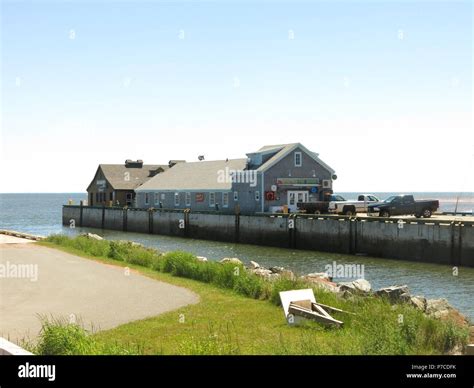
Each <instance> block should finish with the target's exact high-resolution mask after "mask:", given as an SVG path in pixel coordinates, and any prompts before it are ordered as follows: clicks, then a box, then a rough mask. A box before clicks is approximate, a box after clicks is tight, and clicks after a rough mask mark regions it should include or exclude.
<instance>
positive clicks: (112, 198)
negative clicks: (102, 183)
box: [109, 191, 114, 201]
mask: <svg viewBox="0 0 474 388" xmlns="http://www.w3.org/2000/svg"><path fill="white" fill-rule="evenodd" d="M113 200H114V192H113V191H111V192H110V195H109V201H113Z"/></svg>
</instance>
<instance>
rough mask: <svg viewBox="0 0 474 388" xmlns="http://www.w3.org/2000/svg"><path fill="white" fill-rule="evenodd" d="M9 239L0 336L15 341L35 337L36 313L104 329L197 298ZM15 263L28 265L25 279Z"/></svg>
mask: <svg viewBox="0 0 474 388" xmlns="http://www.w3.org/2000/svg"><path fill="white" fill-rule="evenodd" d="M12 238H13V237H10V238H9V239H8V240H9V242H10V243H5V241H3V243H2V244H0V337H5V338H7V339H10V340H11V341H13V342H16V341H18V339H22V338H30V339H33V338H35V337H36V336H37V335H38V333H39V330H40V328H41V325H40V321H39V319H38V314H47V315H48V316H50V315H53V316H55V317H59V316H61V317H66V319H75V320H76V321H78V320H81V321H82V323H83V324H84V326H85V327H86V328H88V329H91V328H94V330H103V329H109V328H112V327H115V326H118V325H120V324H123V323H126V322H129V321H134V320H139V319H143V318H147V317H151V316H155V315H158V314H161V313H164V312H167V311H171V310H175V309H178V308H180V307H183V306H186V305H188V304H194V303H197V302H198V301H199V297H198V296H197V295H196V294H194V293H193V292H191V291H189V290H187V289H185V288H181V287H176V286H173V285H170V284H167V283H163V282H159V281H156V280H153V279H151V278H147V277H145V276H142V275H139V274H138V273H136V272H134V271H126V270H124V268H122V267H117V266H112V265H107V264H103V263H99V262H96V261H93V260H89V259H84V258H81V257H78V256H74V255H71V254H68V253H65V252H62V251H59V250H56V249H52V248H47V247H43V246H40V245H38V244H36V243H25V241H21V240H23V239H18V243H11V239H12ZM26 241H29V240H26ZM18 264H28V265H30V266H28V267H23V269H24V272H23V273H22V275H23V277H19V273H18V270H19V268H20V267H18ZM35 268H36V270H35ZM15 270H17V275H16V276H17V277H12V276H13V273H14V271H15ZM2 271H8V273H9V277H5V276H6V275H5V273H3V275H2ZM28 271H29V272H28ZM35 271H37V272H36V273H35ZM35 278H36V279H35ZM178 318H179V317H178V316H177V317H176V322H177V323H178Z"/></svg>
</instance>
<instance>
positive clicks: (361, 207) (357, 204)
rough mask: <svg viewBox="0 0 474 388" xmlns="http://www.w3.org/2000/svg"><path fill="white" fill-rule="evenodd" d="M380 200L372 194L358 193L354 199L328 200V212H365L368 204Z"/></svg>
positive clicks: (353, 213)
mask: <svg viewBox="0 0 474 388" xmlns="http://www.w3.org/2000/svg"><path fill="white" fill-rule="evenodd" d="M379 202H381V201H380V199H378V198H377V197H376V196H375V195H373V194H360V195H359V196H358V197H357V200H356V201H355V200H354V201H346V200H344V201H339V200H338V201H331V202H329V213H336V214H345V215H346V216H353V215H355V214H357V213H366V212H367V209H368V206H369V205H370V204H373V203H379Z"/></svg>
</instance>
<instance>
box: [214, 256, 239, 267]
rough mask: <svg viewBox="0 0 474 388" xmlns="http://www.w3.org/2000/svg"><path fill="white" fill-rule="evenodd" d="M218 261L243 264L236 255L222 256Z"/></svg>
mask: <svg viewBox="0 0 474 388" xmlns="http://www.w3.org/2000/svg"><path fill="white" fill-rule="evenodd" d="M219 263H222V264H225V263H232V264H237V265H243V263H242V262H241V261H240V260H239V259H238V258H237V257H224V258H223V259H222V260H221V261H219Z"/></svg>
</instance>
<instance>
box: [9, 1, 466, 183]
mask: <svg viewBox="0 0 474 388" xmlns="http://www.w3.org/2000/svg"><path fill="white" fill-rule="evenodd" d="M472 16H473V9H472V3H471V2H470V1H465V2H463V1H460V2H439V1H438V2H427V1H416V2H415V1H413V2H409V1H403V2H391V1H385V2H373V1H372V2H363V1H350V2H349V1H336V2H327V1H312V2H311V1H302V2H297V3H295V2H293V1H258V0H257V1H256V2H249V1H241V2H238V1H195V2H192V1H177V2H158V1H147V2H138V1H135V2H127V1H98V2H78V1H69V2H64V1H55V2H54V1H49V2H46V1H35V2H33V1H22V2H17V1H2V2H1V35H0V44H1V46H0V50H1V82H0V83H1V100H0V107H1V138H0V139H1V149H0V152H1V156H0V157H1V160H0V163H1V164H0V171H1V175H2V179H0V192H85V190H86V188H87V186H88V184H89V183H90V181H91V180H92V178H93V176H94V173H95V170H96V168H97V165H98V164H99V163H123V162H124V161H125V159H142V160H144V162H145V164H147V163H149V164H166V163H167V162H168V160H170V159H185V160H187V161H197V157H198V155H204V156H205V158H206V160H215V159H225V158H241V157H245V154H246V153H248V152H253V151H256V150H257V149H259V148H260V147H261V146H263V145H266V144H280V143H293V142H300V143H302V144H304V145H305V146H306V147H307V148H309V149H311V150H312V151H315V152H317V153H319V157H320V158H321V159H322V160H323V161H324V162H326V163H327V164H328V165H330V166H331V167H332V168H334V170H336V174H337V175H338V179H337V181H335V183H334V189H335V191H342V192H343V191H351V192H381V191H389V192H416V191H454V192H460V191H464V192H474V173H473V171H474V131H473V87H472V86H473V79H472V72H473V63H472V53H473V29H472Z"/></svg>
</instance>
